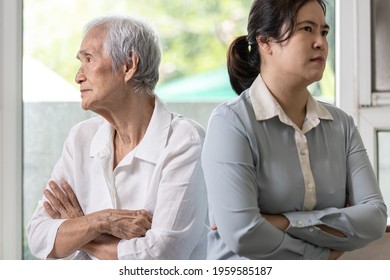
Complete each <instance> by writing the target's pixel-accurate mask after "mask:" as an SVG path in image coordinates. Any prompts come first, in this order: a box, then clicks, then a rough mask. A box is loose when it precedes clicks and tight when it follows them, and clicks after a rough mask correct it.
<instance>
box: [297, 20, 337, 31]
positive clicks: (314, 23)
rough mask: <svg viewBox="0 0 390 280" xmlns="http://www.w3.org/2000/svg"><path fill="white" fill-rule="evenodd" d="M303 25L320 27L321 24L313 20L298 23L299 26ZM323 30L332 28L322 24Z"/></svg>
mask: <svg viewBox="0 0 390 280" xmlns="http://www.w3.org/2000/svg"><path fill="white" fill-rule="evenodd" d="M302 24H309V25H312V26H319V24H318V23H317V22H315V21H313V20H303V21H300V22H298V23H297V25H302ZM321 28H322V29H330V26H329V25H328V24H326V23H325V24H322V25H321Z"/></svg>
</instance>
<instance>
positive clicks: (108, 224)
mask: <svg viewBox="0 0 390 280" xmlns="http://www.w3.org/2000/svg"><path fill="white" fill-rule="evenodd" d="M103 211H104V212H106V214H107V217H106V219H105V221H104V225H105V226H104V229H105V232H106V233H108V234H111V235H113V236H115V237H117V238H120V239H131V238H136V237H143V236H145V235H146V232H147V231H148V230H149V229H150V228H151V227H152V215H151V214H150V213H149V212H148V211H146V210H143V209H142V210H120V209H108V210H103Z"/></svg>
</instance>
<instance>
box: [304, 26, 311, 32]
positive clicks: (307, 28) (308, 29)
mask: <svg viewBox="0 0 390 280" xmlns="http://www.w3.org/2000/svg"><path fill="white" fill-rule="evenodd" d="M302 29H303V30H305V31H307V32H311V31H312V28H311V26H305V27H303V28H302Z"/></svg>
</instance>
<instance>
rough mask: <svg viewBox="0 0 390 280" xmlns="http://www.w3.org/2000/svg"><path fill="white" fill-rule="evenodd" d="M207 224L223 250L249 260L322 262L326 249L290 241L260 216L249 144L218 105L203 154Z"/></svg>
mask: <svg viewBox="0 0 390 280" xmlns="http://www.w3.org/2000/svg"><path fill="white" fill-rule="evenodd" d="M202 165H203V169H204V175H205V180H206V187H207V191H208V199H209V206H210V215H211V221H212V222H215V223H216V225H217V227H218V234H219V235H220V237H221V239H222V240H223V241H224V242H225V244H226V245H227V246H228V248H229V249H230V250H231V251H233V252H234V253H235V254H237V255H239V256H243V257H246V258H249V259H326V258H327V257H328V255H329V249H328V248H323V247H319V246H315V245H312V244H310V243H308V242H305V241H303V240H300V239H297V238H294V237H292V236H290V235H289V234H287V233H285V232H283V231H281V230H279V229H277V228H276V227H274V226H273V225H272V224H270V223H269V222H267V221H266V220H265V219H264V218H263V217H262V216H261V214H260V211H261V209H260V208H259V205H258V201H257V198H258V190H257V184H256V173H255V167H254V164H253V155H252V151H251V144H250V143H249V140H248V137H247V136H246V132H245V129H244V127H243V125H242V123H241V122H240V119H239V117H238V116H237V115H236V114H235V113H234V112H232V111H230V110H229V108H224V107H222V108H221V107H219V111H218V112H215V113H214V114H213V115H212V116H211V118H210V122H209V125H208V131H207V135H206V140H205V144H204V148H203V153H202Z"/></svg>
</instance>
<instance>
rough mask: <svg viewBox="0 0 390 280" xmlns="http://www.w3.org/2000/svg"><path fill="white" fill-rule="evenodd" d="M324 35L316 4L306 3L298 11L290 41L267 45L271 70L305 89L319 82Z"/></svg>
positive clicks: (325, 45) (324, 54)
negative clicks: (270, 56) (270, 53)
mask: <svg viewBox="0 0 390 280" xmlns="http://www.w3.org/2000/svg"><path fill="white" fill-rule="evenodd" d="M328 32H329V26H328V24H327V23H326V20H325V15H324V12H323V10H322V8H321V6H320V4H319V3H318V2H317V1H309V2H308V3H306V4H305V5H304V6H302V8H301V9H300V10H299V11H298V14H297V19H296V23H295V30H294V31H293V34H292V36H291V38H290V39H288V40H287V41H285V42H282V43H278V42H274V43H271V48H272V57H273V58H272V60H273V61H272V62H271V63H272V64H271V67H277V68H278V69H276V70H277V71H278V73H280V74H282V75H281V76H282V77H286V78H287V79H296V80H294V81H299V82H302V83H304V84H305V85H306V86H307V85H309V84H311V83H313V82H315V81H318V80H320V79H321V78H322V75H323V72H324V70H325V65H326V59H327V56H328V41H327V34H328ZM274 70H275V69H274Z"/></svg>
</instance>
